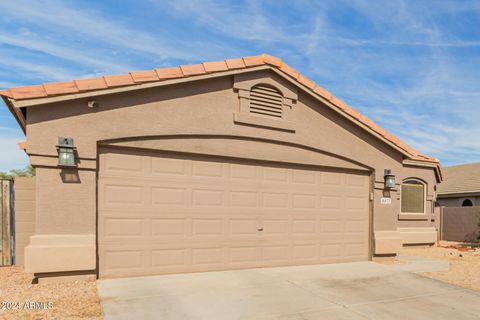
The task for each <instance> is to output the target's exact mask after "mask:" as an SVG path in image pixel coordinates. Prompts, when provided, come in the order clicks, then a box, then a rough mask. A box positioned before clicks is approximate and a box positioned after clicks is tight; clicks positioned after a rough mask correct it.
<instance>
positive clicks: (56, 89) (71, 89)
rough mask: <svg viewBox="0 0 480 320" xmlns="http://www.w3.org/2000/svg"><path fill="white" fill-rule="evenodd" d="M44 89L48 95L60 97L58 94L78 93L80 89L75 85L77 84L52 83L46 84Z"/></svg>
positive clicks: (71, 82) (70, 82)
mask: <svg viewBox="0 0 480 320" xmlns="http://www.w3.org/2000/svg"><path fill="white" fill-rule="evenodd" d="M43 88H44V89H45V91H46V92H47V94H48V95H58V94H67V93H75V92H78V88H77V86H76V85H75V82H73V81H69V82H52V83H45V84H44V85H43Z"/></svg>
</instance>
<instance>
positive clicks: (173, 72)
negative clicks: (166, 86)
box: [155, 67, 183, 80]
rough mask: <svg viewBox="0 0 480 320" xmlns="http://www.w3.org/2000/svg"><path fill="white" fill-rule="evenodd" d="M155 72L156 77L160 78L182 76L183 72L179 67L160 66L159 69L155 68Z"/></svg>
mask: <svg viewBox="0 0 480 320" xmlns="http://www.w3.org/2000/svg"><path fill="white" fill-rule="evenodd" d="M155 72H157V75H158V78H159V79H160V80H164V79H174V78H181V77H183V72H182V70H181V69H180V67H175V68H161V69H156V70H155Z"/></svg>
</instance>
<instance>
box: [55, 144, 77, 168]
mask: <svg viewBox="0 0 480 320" xmlns="http://www.w3.org/2000/svg"><path fill="white" fill-rule="evenodd" d="M75 150H76V148H75V145H74V144H73V139H72V138H64V137H58V145H57V152H58V165H59V166H62V167H76V166H77V164H76V161H75Z"/></svg>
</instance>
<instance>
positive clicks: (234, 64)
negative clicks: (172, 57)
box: [0, 54, 439, 163]
mask: <svg viewBox="0 0 480 320" xmlns="http://www.w3.org/2000/svg"><path fill="white" fill-rule="evenodd" d="M261 65H268V66H271V67H273V68H275V69H277V70H279V71H281V72H282V73H283V74H285V75H287V76H288V77H289V78H291V79H293V80H295V81H296V82H297V83H299V84H301V85H302V86H303V87H306V88H307V90H310V92H311V93H312V94H314V95H317V96H320V97H321V98H323V99H325V100H327V101H329V102H330V103H331V104H332V105H334V106H335V107H337V108H338V109H339V110H340V111H342V112H343V113H345V114H346V115H348V116H350V117H352V118H354V119H355V120H357V121H358V122H360V123H362V124H364V125H365V126H367V127H369V128H370V129H371V130H373V131H375V132H376V133H377V134H379V135H380V136H381V137H383V138H384V139H386V140H387V141H389V142H390V143H392V144H393V145H395V146H397V147H398V148H400V149H402V150H403V151H404V152H405V153H406V154H408V156H409V158H411V159H413V160H418V161H424V162H434V163H439V160H438V159H436V158H432V157H428V156H426V155H423V154H421V153H419V152H418V151H417V150H415V149H414V148H412V147H411V146H409V145H408V144H406V143H405V142H403V141H401V140H400V139H398V138H397V137H396V136H394V135H393V134H391V133H389V132H387V131H386V130H385V129H383V128H381V127H380V126H379V125H377V124H376V123H375V122H373V121H372V120H371V119H369V118H367V117H366V116H364V115H362V114H361V113H360V112H358V111H357V110H356V109H354V108H352V107H350V106H348V105H347V104H346V103H345V102H344V101H342V100H340V99H339V98H337V97H335V96H334V95H332V94H331V93H330V92H328V91H327V90H325V89H323V88H322V87H320V86H318V85H317V84H316V83H315V82H313V81H312V80H310V79H309V78H307V77H306V76H304V75H302V74H301V73H300V72H298V71H297V70H295V69H293V68H292V67H290V66H288V65H287V64H285V63H284V62H283V61H282V60H281V59H279V58H277V57H274V56H271V55H267V54H262V55H258V56H251V57H244V58H238V59H226V60H223V61H214V62H204V63H200V64H192V65H183V66H179V67H174V68H161V69H155V70H146V71H136V72H130V73H128V74H121V75H110V76H104V77H101V78H92V79H80V80H73V81H69V82H55V83H45V84H41V85H35V86H23V87H15V88H11V89H8V90H4V91H0V96H3V97H4V100H5V101H6V102H7V104H8V102H9V100H12V101H13V102H15V101H21V100H31V99H39V98H46V97H52V96H60V95H72V94H76V93H83V92H88V91H100V90H105V89H111V88H118V87H128V86H138V85H139V84H143V83H147V82H161V81H166V80H170V79H175V78H185V77H194V76H198V75H202V74H209V73H220V72H224V71H229V70H236V69H248V68H252V67H257V66H261ZM12 112H13V110H12ZM16 116H18V115H16Z"/></svg>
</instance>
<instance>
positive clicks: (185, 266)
mask: <svg viewBox="0 0 480 320" xmlns="http://www.w3.org/2000/svg"><path fill="white" fill-rule="evenodd" d="M368 190H369V187H368V177H367V176H366V175H359V174H358V175H357V174H347V173H341V172H326V171H322V170H319V169H317V170H315V169H303V168H300V167H293V166H286V165H271V164H263V163H260V162H258V163H254V162H240V161H229V160H225V159H222V160H219V159H215V158H199V157H187V156H183V155H182V156H173V155H165V154H155V153H137V152H131V151H129V152H122V151H108V150H106V151H103V152H102V153H101V155H100V172H99V184H98V195H99V199H98V203H99V210H98V253H99V268H100V276H101V277H117V276H135V275H147V274H165V273H181V272H195V271H209V270H226V269H240V268H252V267H267V266H285V265H301V264H320V263H328V262H342V261H359V260H367V259H368V243H369V241H368V233H369V231H368V230H369V220H368Z"/></svg>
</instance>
